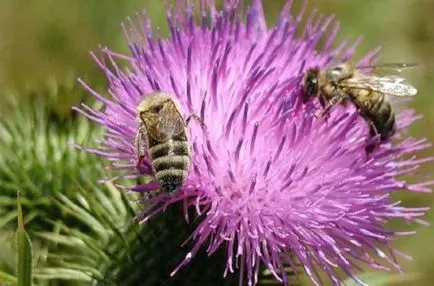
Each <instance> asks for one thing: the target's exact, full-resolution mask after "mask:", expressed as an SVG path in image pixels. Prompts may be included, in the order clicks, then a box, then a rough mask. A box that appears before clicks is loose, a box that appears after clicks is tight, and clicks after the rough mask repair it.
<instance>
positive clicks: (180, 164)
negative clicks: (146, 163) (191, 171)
mask: <svg viewBox="0 0 434 286" xmlns="http://www.w3.org/2000/svg"><path fill="white" fill-rule="evenodd" d="M189 162H190V159H189V157H188V156H177V155H174V156H169V155H168V156H163V157H159V158H156V159H154V160H153V161H152V167H154V169H155V171H156V173H158V172H159V171H163V170H170V169H179V170H185V169H187V168H188V164H189Z"/></svg>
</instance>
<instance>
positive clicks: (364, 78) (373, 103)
mask: <svg viewBox="0 0 434 286" xmlns="http://www.w3.org/2000/svg"><path fill="white" fill-rule="evenodd" d="M414 66H416V65H415V64H399V63H391V64H383V65H378V66H364V67H357V68H356V67H354V66H352V65H351V64H349V63H342V64H338V65H335V66H332V67H330V68H326V69H319V68H311V69H309V70H308V71H307V72H306V74H305V76H304V79H303V100H304V102H307V101H308V100H309V99H310V98H312V97H313V96H316V95H318V96H319V102H320V104H321V106H322V107H323V110H322V112H321V113H320V116H319V117H323V116H324V115H328V113H329V111H330V109H331V108H332V107H333V106H334V105H336V104H346V102H347V101H350V102H352V103H353V104H354V105H355V107H356V108H357V109H358V110H359V112H360V114H361V116H362V117H363V118H364V119H365V120H366V122H367V123H368V125H369V134H370V136H371V137H375V136H377V135H379V137H380V142H384V141H386V140H388V139H389V138H390V137H391V136H392V135H393V134H394V133H395V129H396V124H395V113H394V111H393V109H392V106H391V104H390V101H389V100H388V96H389V95H393V96H414V95H416V94H417V90H416V88H414V87H413V86H412V85H410V84H409V83H408V82H407V81H406V80H405V79H404V78H402V77H399V76H395V75H387V76H375V75H366V74H363V73H362V70H363V69H394V70H396V71H399V72H400V71H401V70H402V69H404V68H410V67H414ZM375 145H376V144H373V145H372V144H371V145H369V146H367V147H366V151H367V152H368V153H371V152H372V151H373V150H374V148H375Z"/></svg>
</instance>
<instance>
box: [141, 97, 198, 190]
mask: <svg viewBox="0 0 434 286" xmlns="http://www.w3.org/2000/svg"><path fill="white" fill-rule="evenodd" d="M192 118H194V119H196V120H198V121H199V122H200V123H201V124H202V125H203V122H202V120H201V119H200V118H199V117H197V116H196V115H190V116H189V117H188V118H187V120H184V118H183V116H182V115H181V112H180V107H179V104H178V102H176V101H175V99H174V98H173V97H171V96H170V95H169V94H168V93H165V92H154V93H151V94H148V95H146V96H144V97H143V99H142V100H141V101H140V102H139V104H138V107H137V121H138V124H139V127H138V129H137V134H136V139H135V144H136V149H137V155H138V162H139V164H140V162H141V160H142V159H143V158H144V156H145V151H144V150H145V146H146V147H147V152H148V156H149V158H150V160H151V166H152V171H153V173H154V176H155V178H156V180H157V181H158V182H159V184H160V186H161V189H162V190H163V191H164V192H168V193H172V192H174V191H175V190H177V189H178V188H179V187H180V186H181V185H182V183H183V182H184V180H185V178H186V177H187V175H188V169H189V165H190V144H189V141H188V138H187V130H186V127H187V125H188V123H189V122H190V119H192Z"/></svg>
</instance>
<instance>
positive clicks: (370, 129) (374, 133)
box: [362, 115, 379, 154]
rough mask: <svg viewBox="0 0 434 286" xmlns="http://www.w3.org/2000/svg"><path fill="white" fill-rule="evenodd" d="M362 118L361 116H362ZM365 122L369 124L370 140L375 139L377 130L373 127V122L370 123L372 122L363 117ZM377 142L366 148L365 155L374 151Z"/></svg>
mask: <svg viewBox="0 0 434 286" xmlns="http://www.w3.org/2000/svg"><path fill="white" fill-rule="evenodd" d="M362 116H363V115H362ZM363 117H364V118H365V120H366V122H368V124H369V135H370V138H373V137H376V136H377V135H378V134H379V133H378V129H377V127H376V126H375V124H374V122H372V120H370V119H368V118H366V117H365V116H363ZM378 144H379V142H373V143H371V144H369V145H367V146H366V148H365V149H366V153H368V154H370V153H372V152H373V151H374V149H375V148H376V147H377V146H378Z"/></svg>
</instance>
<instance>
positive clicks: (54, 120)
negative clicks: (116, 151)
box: [0, 86, 104, 230]
mask: <svg viewBox="0 0 434 286" xmlns="http://www.w3.org/2000/svg"><path fill="white" fill-rule="evenodd" d="M65 90H66V91H67V90H68V88H65V87H64V86H58V87H57V88H56V89H55V90H54V92H53V91H51V93H52V97H45V100H44V101H42V102H41V99H43V98H44V96H46V94H38V93H34V92H30V93H31V95H30V96H29V97H30V103H23V102H19V103H18V102H16V101H15V102H12V103H11V105H10V108H9V114H8V116H5V117H3V118H1V119H0V137H1V138H2V140H1V142H0V153H1V156H0V188H1V190H2V192H1V195H0V214H2V216H1V217H2V219H1V220H0V226H8V225H11V224H13V222H14V221H15V219H16V216H17V212H16V208H15V202H14V197H15V194H16V190H20V191H21V194H22V197H23V199H22V206H23V209H24V213H25V216H24V221H25V222H26V223H29V222H32V223H31V224H30V225H29V230H35V229H39V230H40V229H46V227H47V224H46V222H45V221H46V219H67V217H68V215H67V214H66V213H64V212H62V210H61V209H59V208H57V207H54V208H53V205H52V204H51V201H50V196H51V195H53V194H57V193H62V194H64V195H66V196H74V193H75V185H76V184H77V183H80V182H82V181H83V180H84V179H85V178H88V177H90V178H99V177H101V176H102V174H103V173H104V170H103V167H102V165H101V163H100V161H98V158H97V157H95V156H88V155H87V154H84V153H83V152H77V151H76V150H74V148H73V147H72V146H71V143H77V142H79V143H83V144H91V143H90V141H92V140H94V139H95V136H94V137H92V134H95V135H97V134H96V133H93V132H94V131H96V130H94V129H95V128H94V127H92V126H91V125H90V123H88V121H86V120H84V119H83V118H81V117H80V118H77V116H76V115H74V114H70V115H69V116H68V117H65V116H63V115H62V114H63V113H61V112H59V109H58V108H56V107H57V103H58V102H61V101H62V100H60V99H59V98H60V96H62V97H63V96H65V95H66V94H67V92H65ZM70 91H71V92H72V91H73V89H70ZM46 93H50V92H49V91H48V90H47V92H46ZM68 95H69V96H70V97H71V96H72V94H71V93H70V94H68ZM69 113H70V111H69Z"/></svg>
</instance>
